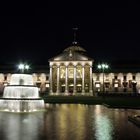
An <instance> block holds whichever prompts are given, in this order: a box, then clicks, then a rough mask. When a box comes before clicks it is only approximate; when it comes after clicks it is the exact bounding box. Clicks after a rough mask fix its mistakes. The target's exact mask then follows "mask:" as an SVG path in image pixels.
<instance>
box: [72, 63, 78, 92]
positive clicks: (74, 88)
mask: <svg viewBox="0 0 140 140" xmlns="http://www.w3.org/2000/svg"><path fill="white" fill-rule="evenodd" d="M76 77H77V74H76V65H74V71H73V78H74V87H73V94H75V93H76V92H77V91H76Z"/></svg>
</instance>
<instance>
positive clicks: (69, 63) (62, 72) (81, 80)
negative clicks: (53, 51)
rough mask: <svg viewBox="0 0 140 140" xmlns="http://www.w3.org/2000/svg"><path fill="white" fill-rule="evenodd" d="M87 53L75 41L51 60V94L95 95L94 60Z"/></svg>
mask: <svg viewBox="0 0 140 140" xmlns="http://www.w3.org/2000/svg"><path fill="white" fill-rule="evenodd" d="M85 53H86V50H85V49H83V48H82V47H80V46H79V45H78V43H77V42H73V43H72V46H70V47H68V48H66V49H65V50H64V51H63V52H62V53H61V54H59V55H58V56H56V57H54V58H51V59H50V60H49V64H50V94H51V95H61V94H62V95H69V94H71V95H76V94H77V95H79V94H80V95H85V94H86V95H93V83H92V82H93V80H92V66H93V60H92V59H91V58H89V57H87V56H86V55H85Z"/></svg>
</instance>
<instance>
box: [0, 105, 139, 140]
mask: <svg viewBox="0 0 140 140" xmlns="http://www.w3.org/2000/svg"><path fill="white" fill-rule="evenodd" d="M46 107H47V111H46V112H37V113H27V114H16V113H6V112H0V140H44V139H46V140H94V139H95V140H139V139H140V128H138V127H137V126H135V125H134V124H132V123H131V122H129V121H128V120H127V116H128V115H130V114H136V113H139V114H140V110H131V109H108V108H106V107H104V106H101V105H90V106H88V105H80V104H77V105H76V104H62V105H58V104H57V105H46Z"/></svg>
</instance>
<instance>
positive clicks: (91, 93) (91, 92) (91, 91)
mask: <svg viewBox="0 0 140 140" xmlns="http://www.w3.org/2000/svg"><path fill="white" fill-rule="evenodd" d="M89 89H90V91H89V92H90V95H93V90H92V66H90V87H89Z"/></svg>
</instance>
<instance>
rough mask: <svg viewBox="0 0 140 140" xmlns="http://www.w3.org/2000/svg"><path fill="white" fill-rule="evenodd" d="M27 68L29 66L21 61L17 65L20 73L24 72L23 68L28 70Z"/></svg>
mask: <svg viewBox="0 0 140 140" xmlns="http://www.w3.org/2000/svg"><path fill="white" fill-rule="evenodd" d="M29 68H30V67H29V65H28V64H23V63H21V64H19V65H18V69H19V70H20V71H21V73H24V71H25V70H29Z"/></svg>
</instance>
